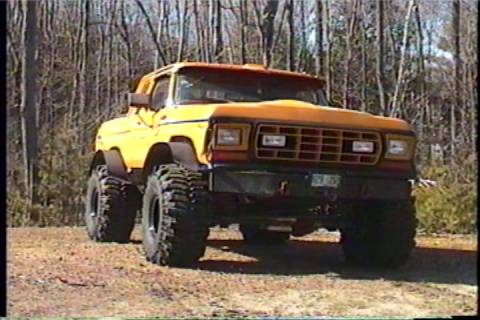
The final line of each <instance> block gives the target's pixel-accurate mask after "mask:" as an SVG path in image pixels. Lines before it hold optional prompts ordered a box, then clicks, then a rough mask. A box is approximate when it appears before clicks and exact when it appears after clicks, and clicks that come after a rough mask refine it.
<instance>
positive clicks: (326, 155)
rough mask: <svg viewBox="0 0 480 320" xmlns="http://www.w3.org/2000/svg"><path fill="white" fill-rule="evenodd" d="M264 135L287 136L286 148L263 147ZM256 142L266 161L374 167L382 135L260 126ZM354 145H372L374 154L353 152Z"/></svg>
mask: <svg viewBox="0 0 480 320" xmlns="http://www.w3.org/2000/svg"><path fill="white" fill-rule="evenodd" d="M264 134H278V135H283V136H286V138H287V140H286V146H285V147H266V146H262V145H261V143H262V136H263V135H264ZM255 141H256V150H255V154H256V157H257V158H258V159H265V160H267V159H268V160H286V161H306V162H317V163H339V164H358V165H374V164H376V163H377V162H378V159H379V157H380V154H381V151H382V150H381V149H382V144H381V138H380V134H379V133H377V132H371V131H364V130H347V129H336V128H317V127H305V126H295V125H273V124H260V125H259V126H258V129H257V133H256V139H255ZM353 141H370V142H373V144H374V150H373V153H359V152H353V150H352V145H353Z"/></svg>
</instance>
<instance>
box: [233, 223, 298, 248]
mask: <svg viewBox="0 0 480 320" xmlns="http://www.w3.org/2000/svg"><path fill="white" fill-rule="evenodd" d="M240 232H241V233H242V235H243V240H245V242H247V243H248V244H283V243H285V242H287V240H288V239H289V238H290V233H289V232H281V231H270V230H266V229H261V228H259V227H257V226H253V225H243V224H242V225H240Z"/></svg>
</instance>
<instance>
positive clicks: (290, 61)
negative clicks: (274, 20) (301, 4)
mask: <svg viewBox="0 0 480 320" xmlns="http://www.w3.org/2000/svg"><path fill="white" fill-rule="evenodd" d="M285 5H286V6H287V7H286V8H287V10H288V36H287V47H288V50H287V70H289V71H293V70H294V69H295V61H294V59H295V57H294V50H295V35H294V31H293V23H294V22H293V0H288V2H287V3H286V4H285ZM279 32H280V31H279Z"/></svg>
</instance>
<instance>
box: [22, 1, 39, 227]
mask: <svg viewBox="0 0 480 320" xmlns="http://www.w3.org/2000/svg"><path fill="white" fill-rule="evenodd" d="M36 8H37V2H36V1H26V10H25V23H24V26H23V47H24V48H25V51H24V55H23V68H22V90H21V91H22V100H21V112H22V144H23V160H24V161H23V163H24V172H25V174H24V185H25V191H26V194H27V198H28V200H29V202H30V203H31V204H34V203H36V202H37V184H38V162H37V161H38V159H37V127H36V119H35V118H36V112H35V110H36V108H37V106H36V94H37V84H36V81H37V68H38V66H37V61H36V57H35V55H36V50H37V16H36ZM39 218H40V217H38V216H32V217H31V219H32V221H33V222H34V223H38V222H39Z"/></svg>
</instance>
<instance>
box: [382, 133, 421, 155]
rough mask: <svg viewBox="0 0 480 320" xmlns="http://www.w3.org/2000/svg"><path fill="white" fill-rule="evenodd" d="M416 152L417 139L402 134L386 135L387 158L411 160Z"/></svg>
mask: <svg viewBox="0 0 480 320" xmlns="http://www.w3.org/2000/svg"><path fill="white" fill-rule="evenodd" d="M414 152H415V137H414V136H408V135H400V134H387V135H386V150H385V158H386V159H393V160H410V159H412V158H413V153H414Z"/></svg>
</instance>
